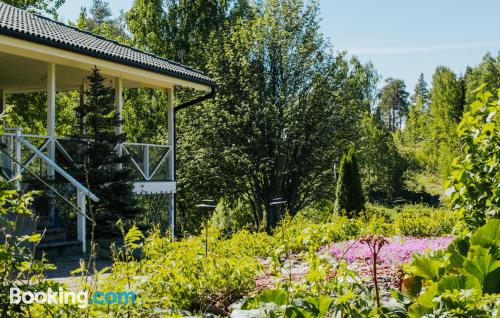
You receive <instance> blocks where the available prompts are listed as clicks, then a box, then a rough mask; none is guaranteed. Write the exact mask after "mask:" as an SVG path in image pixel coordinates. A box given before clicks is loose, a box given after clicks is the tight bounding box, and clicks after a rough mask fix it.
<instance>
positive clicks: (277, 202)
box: [269, 198, 287, 225]
mask: <svg viewBox="0 0 500 318" xmlns="http://www.w3.org/2000/svg"><path fill="white" fill-rule="evenodd" d="M286 203H287V201H285V200H283V198H274V199H273V200H272V201H271V203H269V206H270V207H274V206H275V207H276V208H277V209H278V212H279V220H281V209H280V206H282V205H284V204H286ZM276 221H278V220H276ZM277 224H278V222H276V225H277Z"/></svg>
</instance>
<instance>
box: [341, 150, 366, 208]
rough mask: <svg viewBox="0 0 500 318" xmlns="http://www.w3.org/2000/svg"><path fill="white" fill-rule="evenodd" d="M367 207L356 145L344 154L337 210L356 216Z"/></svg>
mask: <svg viewBox="0 0 500 318" xmlns="http://www.w3.org/2000/svg"><path fill="white" fill-rule="evenodd" d="M364 208H365V197H364V194H363V189H362V187H361V177H360V174H359V168H358V162H357V160H356V156H355V154H354V147H353V146H351V147H350V148H349V151H348V152H347V153H346V154H344V155H343V156H342V159H341V161H340V168H339V175H338V179H337V191H336V199H335V208H334V209H335V212H336V213H341V212H343V211H345V212H346V213H347V216H348V217H356V216H357V215H358V214H359V212H360V211H361V210H363V209H364Z"/></svg>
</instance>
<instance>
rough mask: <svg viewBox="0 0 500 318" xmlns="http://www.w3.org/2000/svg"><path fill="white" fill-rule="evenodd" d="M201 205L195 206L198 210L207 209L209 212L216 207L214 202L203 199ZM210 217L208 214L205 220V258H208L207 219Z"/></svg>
mask: <svg viewBox="0 0 500 318" xmlns="http://www.w3.org/2000/svg"><path fill="white" fill-rule="evenodd" d="M201 202H202V203H200V204H197V205H196V207H197V208H200V209H209V212H210V210H215V208H216V207H217V205H216V204H215V200H210V199H205V200H202V201H201ZM209 217H210V214H209V215H207V218H206V220H205V257H207V256H208V219H209Z"/></svg>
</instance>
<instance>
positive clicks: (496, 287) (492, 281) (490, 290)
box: [483, 268, 500, 294]
mask: <svg viewBox="0 0 500 318" xmlns="http://www.w3.org/2000/svg"><path fill="white" fill-rule="evenodd" d="M483 292H485V293H487V294H500V268H497V269H495V270H494V271H492V272H491V273H489V274H488V275H486V278H485V279H484V286H483Z"/></svg>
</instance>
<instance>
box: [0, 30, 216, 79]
mask: <svg viewBox="0 0 500 318" xmlns="http://www.w3.org/2000/svg"><path fill="white" fill-rule="evenodd" d="M0 34H3V35H6V36H11V37H14V38H17V39H20V40H25V41H31V42H35V43H38V44H42V45H47V46H50V47H54V48H58V49H62V50H66V51H70V52H73V53H78V54H83V55H87V56H91V57H95V58H98V59H101V60H105V61H108V62H114V63H118V64H122V65H127V66H130V67H134V68H138V69H142V70H146V71H150V72H153V73H157V74H161V75H167V76H170V77H173V78H176V79H180V80H184V81H188V82H192V83H196V84H199V85H203V86H207V87H208V88H217V83H215V82H214V81H211V80H204V79H201V78H196V77H192V76H188V75H184V74H179V73H177V72H172V71H168V70H162V69H158V68H155V67H152V66H149V65H144V64H141V63H137V62H134V61H130V60H126V59H122V58H118V57H115V56H111V55H107V54H103V53H100V52H95V51H91V50H87V49H84V48H79V47H75V46H72V45H68V44H65V43H61V42H54V41H51V40H48V39H44V38H40V37H37V36H34V35H31V34H27V33H21V32H16V31H14V30H9V29H5V28H0Z"/></svg>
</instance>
